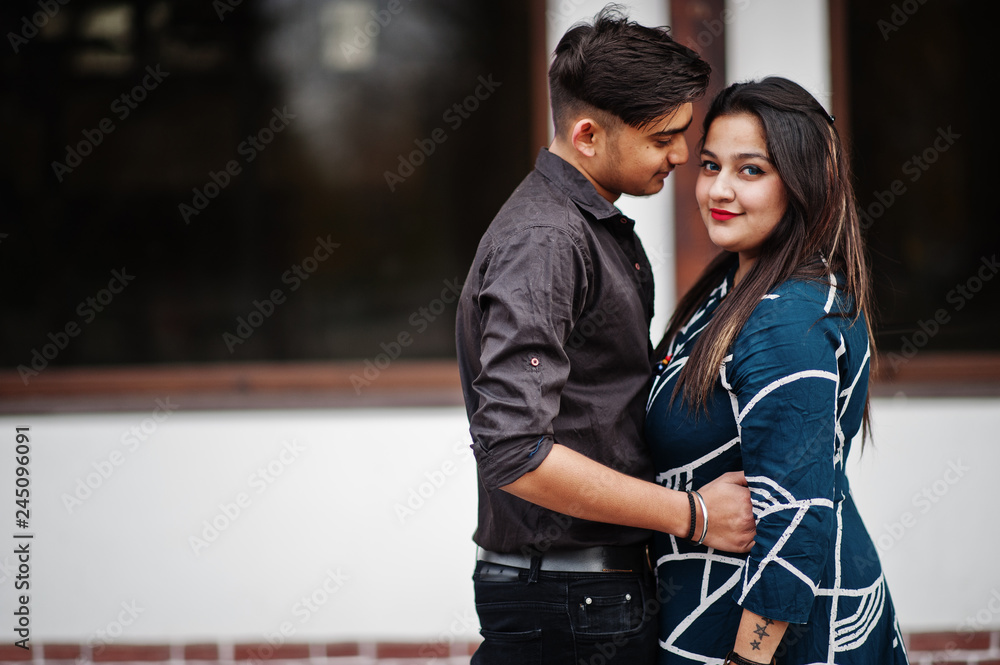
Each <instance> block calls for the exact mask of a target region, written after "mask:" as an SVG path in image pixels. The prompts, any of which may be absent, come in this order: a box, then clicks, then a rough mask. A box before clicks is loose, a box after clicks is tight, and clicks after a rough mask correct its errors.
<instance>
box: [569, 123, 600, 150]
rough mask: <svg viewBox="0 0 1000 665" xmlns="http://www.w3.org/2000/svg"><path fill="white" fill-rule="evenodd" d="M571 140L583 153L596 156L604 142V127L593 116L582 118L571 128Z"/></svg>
mask: <svg viewBox="0 0 1000 665" xmlns="http://www.w3.org/2000/svg"><path fill="white" fill-rule="evenodd" d="M569 137H570V142H571V143H572V144H573V147H574V148H575V149H576V150H577V152H579V153H580V154H581V155H583V156H585V157H594V156H595V155H596V154H597V153H598V151H599V150H600V148H601V147H602V146H603V143H604V128H603V127H601V125H600V124H599V123H598V122H597V121H596V120H594V119H593V118H587V117H584V118H580V119H579V120H577V121H576V122H575V123H574V124H573V127H572V129H571V130H570V135H569Z"/></svg>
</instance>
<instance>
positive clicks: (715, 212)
mask: <svg viewBox="0 0 1000 665" xmlns="http://www.w3.org/2000/svg"><path fill="white" fill-rule="evenodd" d="M710 212H711V213H712V219H714V220H716V221H719V222H727V221H729V220H730V219H732V218H733V217H739V213H736V212H729V211H728V210H723V209H722V208H711V210H710Z"/></svg>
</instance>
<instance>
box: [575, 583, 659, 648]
mask: <svg viewBox="0 0 1000 665" xmlns="http://www.w3.org/2000/svg"><path fill="white" fill-rule="evenodd" d="M570 611H571V612H572V614H573V624H574V631H576V632H577V633H578V634H581V635H608V634H626V633H629V632H631V631H633V630H635V629H636V628H638V627H639V626H640V625H641V624H642V622H643V594H642V586H641V584H640V583H638V581H636V582H633V583H627V582H626V583H624V584H623V583H622V582H620V581H619V582H617V583H614V584H613V585H607V584H604V583H598V584H587V585H577V586H576V587H575V588H574V589H573V590H572V592H571V598H570Z"/></svg>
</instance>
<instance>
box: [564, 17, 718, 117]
mask: <svg viewBox="0 0 1000 665" xmlns="http://www.w3.org/2000/svg"><path fill="white" fill-rule="evenodd" d="M711 71H712V68H711V67H710V66H709V65H708V63H707V62H705V61H704V60H702V59H701V58H700V57H699V56H698V54H697V53H695V52H694V51H692V50H691V49H689V48H687V47H686V46H683V45H681V44H678V43H677V42H675V41H674V40H673V39H672V38H671V37H670V35H669V34H668V29H667V28H647V27H645V26H642V25H639V24H638V23H636V22H635V21H630V20H629V19H628V17H627V16H626V15H625V13H624V11H623V10H622V9H621V8H620V7H619V6H618V5H608V6H606V7H605V8H604V9H602V10H601V11H600V13H598V14H597V16H596V17H594V23H593V25H591V24H586V23H583V24H577V25H575V26H573V27H572V28H570V29H569V30H568V31H567V32H566V34H565V35H563V38H562V39H560V40H559V44H558V46H556V50H555V55H554V58H553V61H552V66H551V67H550V68H549V94H550V98H551V102H552V121H553V123H554V124H555V129H556V134H561V133H562V132H564V131H566V130H567V129H568V126H567V123H568V122H569V121H570V120H572V119H573V118H574V117H576V116H577V115H578V114H580V113H591V112H593V111H594V110H595V109H596V110H598V111H604V112H605V113H606V114H610V115H611V116H613V119H617V120H620V121H624V122H625V123H627V124H628V125H631V126H632V127H635V128H639V129H641V128H642V127H644V126H645V125H647V124H649V123H650V122H652V121H653V120H655V119H656V118H660V117H662V116H664V115H667V114H668V113H670V112H671V111H673V110H674V109H676V108H677V107H678V106H680V105H681V104H685V103H687V102H693V101H694V100H696V99H698V98H699V97H701V96H702V95H704V94H705V89H706V88H707V87H708V78H709V74H710V73H711ZM603 119H604V120H605V122H607V121H608V120H609V118H603Z"/></svg>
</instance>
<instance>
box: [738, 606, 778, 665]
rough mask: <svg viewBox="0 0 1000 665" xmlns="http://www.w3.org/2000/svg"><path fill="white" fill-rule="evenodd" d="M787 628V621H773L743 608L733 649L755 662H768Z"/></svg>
mask: <svg viewBox="0 0 1000 665" xmlns="http://www.w3.org/2000/svg"><path fill="white" fill-rule="evenodd" d="M787 628H788V622H787V621H774V620H772V619H768V618H767V617H762V616H760V615H759V614H755V613H754V612H751V611H750V610H743V618H742V620H741V621H740V628H739V630H738V631H737V632H736V644H735V645H733V651H735V652H736V653H737V654H738V655H740V656H741V657H743V658H744V659H746V660H749V661H753V662H755V663H770V662H771V659H772V658H774V652H775V651H777V649H778V645H779V644H781V638H782V637H783V636H784V634H785V629H787Z"/></svg>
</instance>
